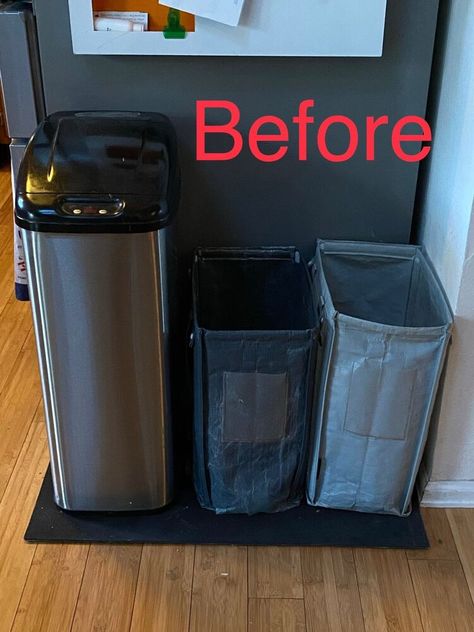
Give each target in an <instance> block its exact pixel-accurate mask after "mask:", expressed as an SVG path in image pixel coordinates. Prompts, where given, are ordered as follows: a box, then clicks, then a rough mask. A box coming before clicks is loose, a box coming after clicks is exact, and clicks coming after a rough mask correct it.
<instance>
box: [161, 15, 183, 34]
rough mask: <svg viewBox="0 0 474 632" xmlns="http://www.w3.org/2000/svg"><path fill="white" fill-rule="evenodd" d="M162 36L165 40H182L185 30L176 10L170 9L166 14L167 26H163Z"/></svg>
mask: <svg viewBox="0 0 474 632" xmlns="http://www.w3.org/2000/svg"><path fill="white" fill-rule="evenodd" d="M163 35H164V36H165V37H166V39H184V38H185V37H186V29H185V28H184V26H183V25H182V24H181V12H180V11H178V10H177V9H170V10H169V12H168V24H167V25H166V26H165V28H164V31H163Z"/></svg>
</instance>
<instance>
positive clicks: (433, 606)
mask: <svg viewBox="0 0 474 632" xmlns="http://www.w3.org/2000/svg"><path fill="white" fill-rule="evenodd" d="M9 187H10V177H9V172H8V169H7V168H3V169H0V538H1V539H0V632H10V630H13V631H14V632H70V631H72V632H92V631H97V632H99V631H100V632H108V631H110V632H122V631H129V630H131V631H132V632H149V631H150V632H155V631H156V632H184V631H186V632H188V631H190V632H213V631H215V632H244V631H249V632H264V631H265V632H270V631H271V632H279V631H281V632H293V631H294V632H364V631H366V632H385V631H386V632H395V631H397V632H405V631H418V630H422V631H423V632H438V630H439V631H440V632H450V631H457V632H461V631H466V632H468V631H469V630H474V606H473V601H472V599H473V597H474V510H449V511H444V510H435V509H426V510H424V517H425V520H426V524H427V527H428V532H429V537H430V541H431V544H432V547H431V549H429V550H426V551H393V550H357V549H355V550H351V549H325V548H320V549H318V548H300V549H299V548H288V547H285V548H275V547H269V548H257V547H248V548H247V547H224V546H217V547H211V546H199V547H194V546H191V545H188V546H181V547H177V546H149V545H146V546H138V545H129V546H118V545H117V546H111V545H90V546H89V545H65V544H64V545H56V544H54V545H32V544H26V543H25V542H24V541H23V534H24V532H25V528H26V526H27V523H28V520H29V517H30V514H31V511H32V508H33V505H34V502H35V500H36V496H37V493H38V490H39V486H40V483H41V481H42V478H43V475H44V472H45V468H46V467H47V463H48V453H47V446H46V433H45V428H44V417H43V411H42V404H41V396H40V386H39V379H38V369H37V364H36V355H35V350H34V339H33V333H32V328H31V318H30V311H29V305H28V304H25V303H19V302H17V301H16V300H15V299H14V297H13V294H12V290H13V279H12V252H13V242H12V223H11V203H12V201H11V196H10V193H9Z"/></svg>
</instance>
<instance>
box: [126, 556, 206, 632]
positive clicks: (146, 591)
mask: <svg viewBox="0 0 474 632" xmlns="http://www.w3.org/2000/svg"><path fill="white" fill-rule="evenodd" d="M193 570H194V546H191V545H188V546H174V545H170V546H152V545H145V546H144V547H143V552H142V558H141V562H140V572H139V575H138V585H137V593H136V597H135V604H134V607H133V617H132V625H131V628H130V630H131V632H143V631H144V630H146V631H147V632H162V631H164V630H166V632H187V630H188V628H189V616H190V612H191V590H192V584H193Z"/></svg>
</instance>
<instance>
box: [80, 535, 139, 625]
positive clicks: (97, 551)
mask: <svg viewBox="0 0 474 632" xmlns="http://www.w3.org/2000/svg"><path fill="white" fill-rule="evenodd" d="M141 551H142V547H141V546H140V545H117V544H116V545H113V544H98V545H95V546H91V548H90V551H89V556H88V558H87V564H86V568H85V571H84V576H83V579H82V586H81V590H80V592H79V598H78V601H77V608H76V613H75V615H74V621H73V624H72V632H128V630H129V629H130V623H131V618H132V611H133V602H134V599H135V592H136V587H137V579H138V569H139V566H140V556H141Z"/></svg>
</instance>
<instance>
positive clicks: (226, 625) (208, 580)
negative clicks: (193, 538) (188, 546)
mask: <svg viewBox="0 0 474 632" xmlns="http://www.w3.org/2000/svg"><path fill="white" fill-rule="evenodd" d="M246 630H247V549H246V547H242V546H198V547H196V555H195V561H194V578H193V591H192V601H191V622H190V632H204V631H205V632H246Z"/></svg>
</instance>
